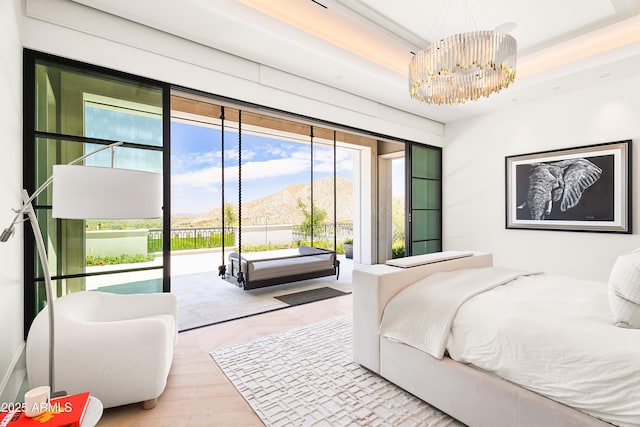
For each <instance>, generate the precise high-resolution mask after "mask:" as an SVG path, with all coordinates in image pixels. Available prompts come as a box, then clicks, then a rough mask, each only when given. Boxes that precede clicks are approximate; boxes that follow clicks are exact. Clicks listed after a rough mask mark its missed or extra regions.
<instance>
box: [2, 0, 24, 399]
mask: <svg viewBox="0 0 640 427" xmlns="http://www.w3.org/2000/svg"><path fill="white" fill-rule="evenodd" d="M20 8H21V6H20V0H6V1H0V28H2V37H0V57H1V58H2V67H0V93H2V102H0V130H1V133H0V135H1V137H0V144H2V155H1V156H0V229H4V228H5V227H7V226H8V225H9V223H10V222H11V220H12V219H13V213H12V212H11V208H16V207H18V206H20V189H21V188H22V47H21V45H20V28H19V22H21V19H20V18H19V15H20ZM22 259H23V256H22V226H21V225H20V226H18V227H17V230H16V234H15V236H13V238H12V239H11V240H9V241H8V242H6V243H0V301H2V304H1V306H0V337H1V338H0V402H9V401H13V399H14V398H15V397H16V394H17V391H18V388H19V386H20V382H21V380H22V377H23V376H24V370H23V368H24V366H23V363H24V362H23V360H22V355H23V348H24V340H23V332H22V330H23V326H22V323H23V317H22V307H23V289H22V281H23V274H22V264H23V262H22ZM16 367H17V368H18V369H17V370H16V369H15V368H16Z"/></svg>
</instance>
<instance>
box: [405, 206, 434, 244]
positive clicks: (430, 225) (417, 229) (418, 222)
mask: <svg viewBox="0 0 640 427" xmlns="http://www.w3.org/2000/svg"><path fill="white" fill-rule="evenodd" d="M440 234H441V233H440V211H439V210H433V211H416V210H414V211H413V215H412V221H411V236H412V239H413V241H418V240H429V239H439V238H440Z"/></svg>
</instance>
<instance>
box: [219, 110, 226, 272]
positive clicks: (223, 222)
mask: <svg viewBox="0 0 640 427" xmlns="http://www.w3.org/2000/svg"><path fill="white" fill-rule="evenodd" d="M220 122H221V125H220V127H221V130H222V138H221V141H220V142H221V151H222V155H221V157H222V161H221V168H222V191H221V193H222V211H221V213H222V215H221V216H222V264H220V266H218V276H219V277H222V278H224V277H226V275H227V267H226V265H225V263H224V249H225V247H224V243H225V237H226V234H225V233H226V229H227V228H226V224H225V221H224V106H221V107H220Z"/></svg>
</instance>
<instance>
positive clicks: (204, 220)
mask: <svg viewBox="0 0 640 427" xmlns="http://www.w3.org/2000/svg"><path fill="white" fill-rule="evenodd" d="M310 197H311V185H310V184H293V185H290V186H288V187H287V188H285V189H284V190H282V191H280V192H278V193H275V194H271V195H269V196H267V197H263V198H261V199H258V200H253V201H251V202H247V203H243V204H242V225H243V226H245V225H262V224H265V223H268V224H272V225H273V224H300V223H302V221H303V220H304V214H303V213H302V210H301V209H300V208H299V207H298V199H301V200H302V202H303V203H304V204H306V205H307V210H308V209H309V206H310V203H309V201H310ZM313 198H314V209H323V210H324V211H326V212H327V221H330V220H331V219H332V217H333V178H332V177H327V178H321V179H318V180H316V181H314V182H313ZM336 200H337V210H336V211H337V212H336V217H337V220H338V222H352V221H353V183H352V182H351V180H349V179H347V178H344V177H336ZM232 207H233V211H234V212H235V214H236V217H237V216H238V206H237V205H233V206H232ZM221 222H222V221H221V210H220V208H215V209H212V210H210V211H209V212H207V213H205V214H203V215H200V216H197V217H193V218H180V226H185V225H187V224H188V225H190V226H192V227H197V226H200V227H203V226H219V225H221Z"/></svg>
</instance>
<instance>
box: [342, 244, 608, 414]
mask: <svg viewBox="0 0 640 427" xmlns="http://www.w3.org/2000/svg"><path fill="white" fill-rule="evenodd" d="M492 265H493V257H492V255H491V254H488V253H480V252H475V253H473V256H469V257H464V258H458V259H453V260H449V261H442V262H436V263H431V264H425V265H419V266H415V267H411V268H398V267H392V266H389V265H373V266H370V267H367V268H363V269H357V270H354V271H353V356H354V360H355V361H356V362H358V363H359V364H361V365H362V366H364V367H366V368H368V369H370V370H372V371H374V372H376V373H378V374H379V375H381V376H382V377H384V378H386V379H388V380H389V381H391V382H393V383H395V384H397V385H399V386H400V387H402V388H403V389H405V390H407V391H409V392H410V393H412V394H414V395H415V396H417V397H419V398H420V399H422V400H424V401H426V402H428V403H430V404H431V405H433V406H435V407H437V408H439V409H440V410H442V411H444V412H446V413H448V414H450V415H451V416H453V417H455V418H456V419H458V420H460V421H462V422H463V423H465V424H468V425H470V426H491V427H501V426H504V427H515V426H517V427H539V426H545V427H572V426H574V427H585V426H594V427H595V426H600V427H603V426H610V425H611V424H608V423H605V422H604V421H601V420H598V419H596V418H593V417H591V416H589V415H586V414H584V413H582V412H579V411H577V410H574V409H572V408H569V407H568V406H565V405H562V404H560V403H557V402H554V401H552V400H550V399H548V398H546V397H542V396H540V395H538V394H536V393H533V392H531V391H529V390H526V389H524V388H521V387H519V386H517V385H515V384H513V383H511V382H508V381H505V380H503V379H501V378H499V377H497V376H495V375H493V374H489V373H487V372H485V371H482V370H479V369H475V368H472V367H470V366H468V365H465V364H462V363H458V362H455V361H453V360H452V359H450V358H448V357H446V356H445V357H444V359H442V360H438V359H436V358H434V357H432V356H430V355H428V354H427V353H424V352H422V351H420V350H416V349H414V348H412V347H409V346H407V345H405V344H402V343H397V342H393V341H390V340H388V339H386V338H384V337H381V336H380V335H379V334H378V330H379V326H380V321H381V319H382V313H383V311H384V308H385V306H386V305H387V303H388V302H389V300H390V299H391V298H393V297H394V296H395V295H396V294H397V293H398V292H400V291H401V290H402V289H403V288H405V287H407V286H409V285H411V284H413V283H415V282H416V281H418V280H419V279H421V278H423V277H425V276H428V275H430V274H433V273H437V272H444V271H454V270H458V269H463V268H479V267H490V266H492Z"/></svg>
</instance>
